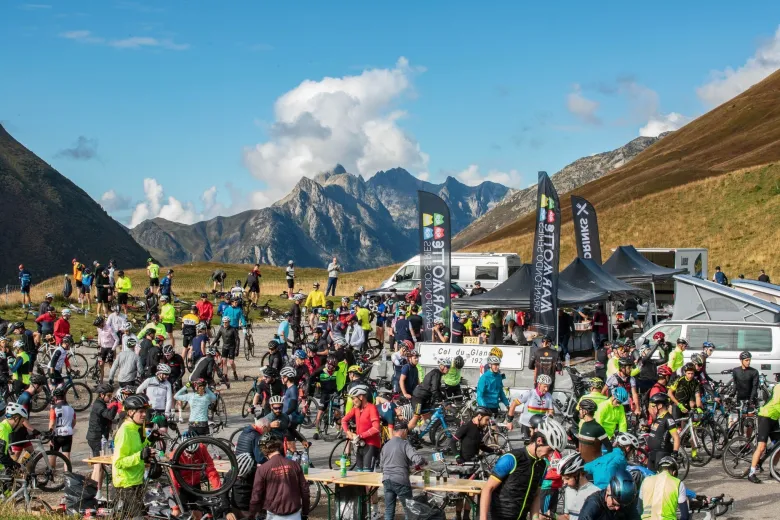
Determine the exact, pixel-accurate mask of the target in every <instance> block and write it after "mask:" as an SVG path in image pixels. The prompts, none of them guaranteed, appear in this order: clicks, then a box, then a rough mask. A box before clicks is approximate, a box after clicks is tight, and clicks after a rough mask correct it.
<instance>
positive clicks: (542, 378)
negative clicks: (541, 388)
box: [536, 374, 552, 385]
mask: <svg viewBox="0 0 780 520" xmlns="http://www.w3.org/2000/svg"><path fill="white" fill-rule="evenodd" d="M536 384H539V385H551V384H552V378H551V377H550V376H548V375H547V374H539V375H538V376H537V378H536Z"/></svg>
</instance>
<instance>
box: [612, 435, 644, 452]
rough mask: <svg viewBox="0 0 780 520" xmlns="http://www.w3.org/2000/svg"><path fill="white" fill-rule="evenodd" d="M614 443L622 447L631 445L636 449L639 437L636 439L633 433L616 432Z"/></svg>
mask: <svg viewBox="0 0 780 520" xmlns="http://www.w3.org/2000/svg"><path fill="white" fill-rule="evenodd" d="M615 444H617V445H619V446H624V447H628V446H631V447H633V448H634V449H638V448H639V439H637V438H636V436H635V435H632V434H630V433H626V432H618V434H617V435H615Z"/></svg>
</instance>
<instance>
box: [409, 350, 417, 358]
mask: <svg viewBox="0 0 780 520" xmlns="http://www.w3.org/2000/svg"><path fill="white" fill-rule="evenodd" d="M406 357H407V358H410V357H420V353H419V352H417V351H416V350H414V349H412V350H410V351H409V352H407V353H406Z"/></svg>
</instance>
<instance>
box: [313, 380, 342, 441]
mask: <svg viewBox="0 0 780 520" xmlns="http://www.w3.org/2000/svg"><path fill="white" fill-rule="evenodd" d="M343 404H344V403H343V397H342V396H341V394H340V393H339V392H335V393H334V394H333V395H332V396H331V398H330V400H329V401H328V403H327V404H326V405H325V413H324V414H323V416H322V418H321V419H320V421H321V422H322V421H324V424H322V429H321V430H319V436H321V437H322V439H323V440H325V441H328V442H332V441H335V440H336V439H338V438H339V437H341V436H342V435H343V432H342V431H341V418H342V417H343V416H344V414H343V412H342V410H341V406H342V405H343ZM315 427H319V425H315ZM317 437H318V435H316V434H315V436H314V439H315V440H317Z"/></svg>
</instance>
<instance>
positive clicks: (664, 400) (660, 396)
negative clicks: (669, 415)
mask: <svg viewBox="0 0 780 520" xmlns="http://www.w3.org/2000/svg"><path fill="white" fill-rule="evenodd" d="M650 402H651V403H653V404H669V395H668V394H666V393H664V392H658V393H657V394H653V395H651V396H650Z"/></svg>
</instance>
